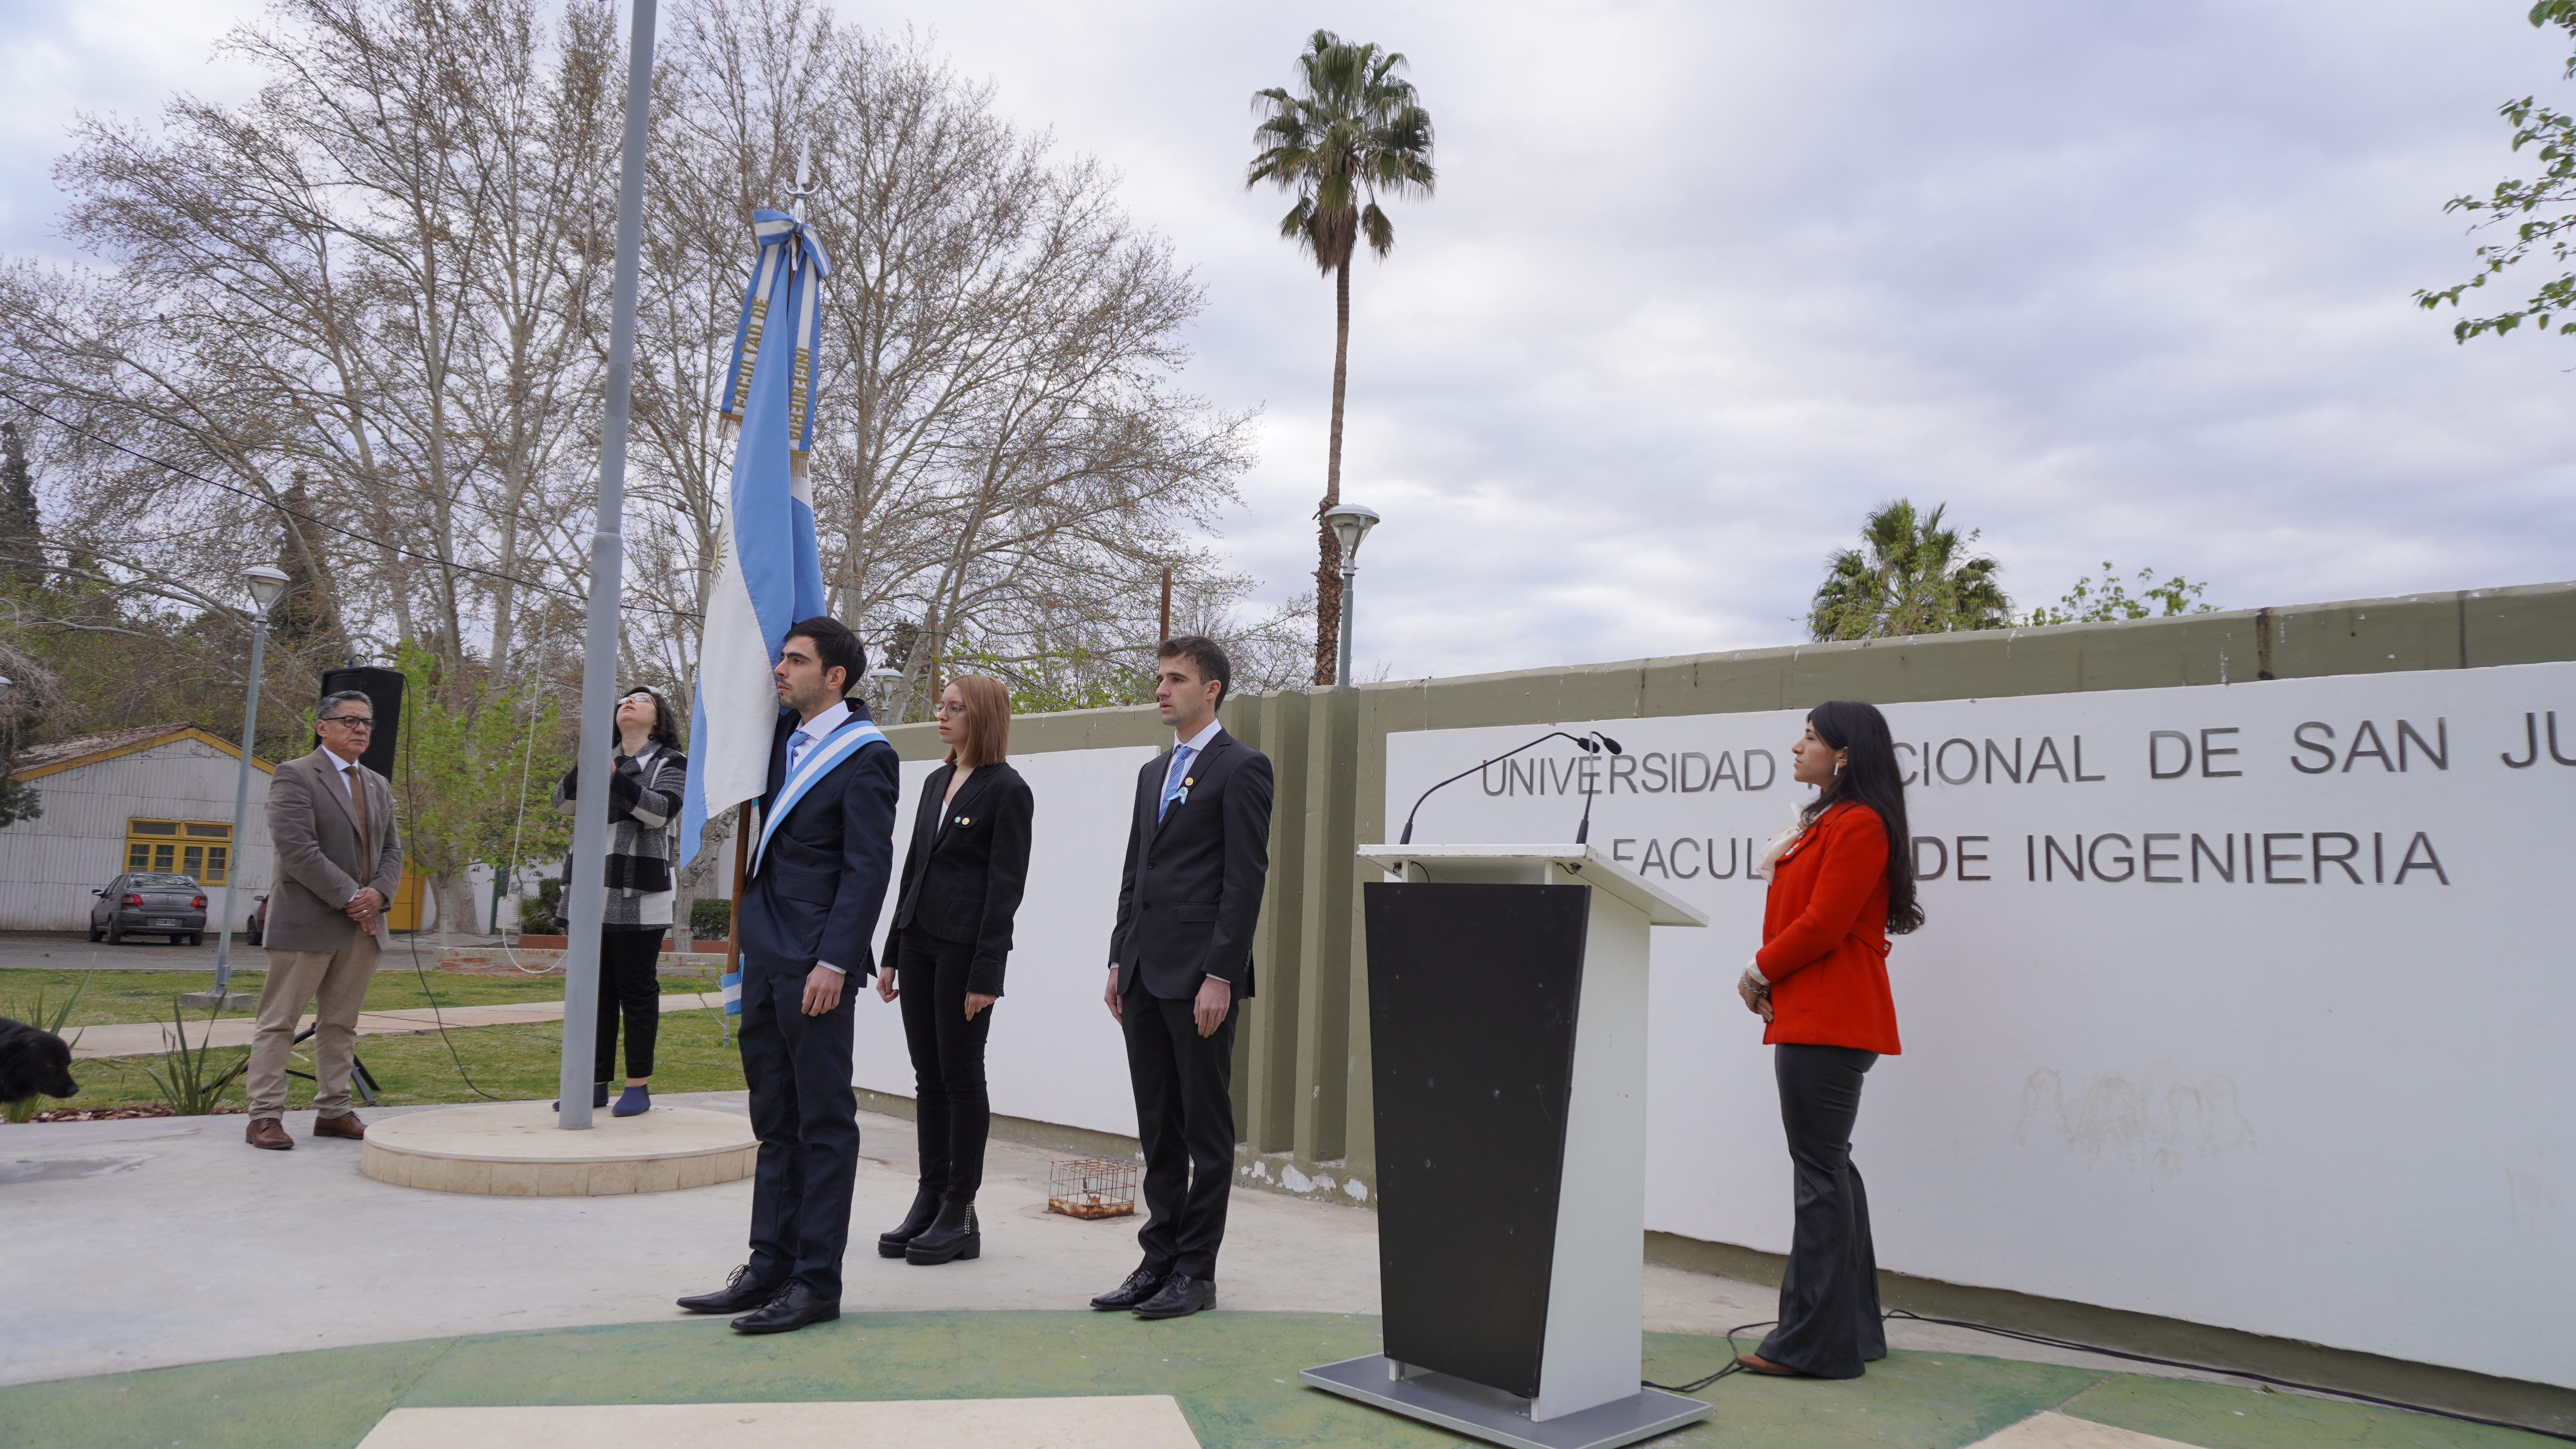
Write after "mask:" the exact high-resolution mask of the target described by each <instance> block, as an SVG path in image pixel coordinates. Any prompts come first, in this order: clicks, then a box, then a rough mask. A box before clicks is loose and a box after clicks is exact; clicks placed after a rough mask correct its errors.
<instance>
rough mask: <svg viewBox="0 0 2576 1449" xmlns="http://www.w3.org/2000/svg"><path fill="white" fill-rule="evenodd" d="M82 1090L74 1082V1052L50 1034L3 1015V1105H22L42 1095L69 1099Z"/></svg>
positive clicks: (0, 1066)
mask: <svg viewBox="0 0 2576 1449" xmlns="http://www.w3.org/2000/svg"><path fill="white" fill-rule="evenodd" d="M79 1091H80V1084H79V1083H77V1082H75V1081H73V1080H72V1049H71V1048H70V1047H68V1046H66V1045H64V1044H63V1039H62V1038H61V1037H58V1036H56V1035H54V1034H53V1033H52V1032H50V1031H46V1030H43V1029H42V1028H39V1027H33V1026H29V1025H27V1024H26V1023H25V1022H23V1021H11V1020H10V1019H9V1018H7V1017H5V1016H0V1102H23V1101H25V1100H27V1099H28V1098H29V1097H32V1096H34V1095H36V1094H37V1093H39V1092H42V1093H44V1094H45V1095H46V1096H48V1097H69V1096H72V1095H74V1094H76V1093H78V1092H79Z"/></svg>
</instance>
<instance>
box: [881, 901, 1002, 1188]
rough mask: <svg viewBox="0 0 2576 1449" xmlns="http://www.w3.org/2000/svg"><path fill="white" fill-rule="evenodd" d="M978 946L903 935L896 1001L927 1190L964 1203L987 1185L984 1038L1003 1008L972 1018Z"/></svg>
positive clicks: (913, 932)
mask: <svg viewBox="0 0 2576 1449" xmlns="http://www.w3.org/2000/svg"><path fill="white" fill-rule="evenodd" d="M974 959H975V948H974V947H973V946H972V945H962V944H960V943H958V942H955V941H942V940H940V939H939V938H938V937H936V936H931V935H927V934H924V933H923V932H922V931H921V930H920V929H919V928H918V927H913V928H908V929H906V930H905V931H904V933H903V953H902V956H901V958H900V959H899V960H897V961H896V963H895V986H896V989H897V990H898V991H900V992H901V994H900V995H898V996H897V997H895V1003H896V1004H897V1005H899V1006H901V1007H902V1008H903V1042H904V1045H905V1046H906V1047H907V1048H909V1049H910V1050H911V1053H912V1092H913V1097H912V1100H913V1105H914V1107H915V1116H916V1118H917V1120H918V1124H919V1126H920V1129H921V1188H922V1191H924V1192H935V1193H937V1194H939V1196H940V1198H941V1200H942V1201H945V1202H951V1203H957V1204H959V1205H961V1206H962V1205H963V1204H966V1203H971V1202H973V1201H974V1200H975V1191H976V1189H978V1188H980V1187H982V1186H983V1185H984V1139H985V1137H986V1136H987V1135H989V1134H990V1133H991V1132H992V1130H993V1102H992V1098H991V1097H990V1096H989V1095H988V1094H987V1093H986V1092H985V1090H984V1039H985V1038H986V1037H988V1036H990V1035H991V1034H992V1031H993V1012H994V1011H995V1010H996V1009H997V1008H998V1006H999V1003H996V1004H995V1005H994V1006H988V1007H985V1008H984V1009H983V1010H982V1011H979V1012H977V1013H975V1019H974V1020H973V1021H968V1020H967V1019H966V968H967V967H968V966H969V965H971V964H973V962H974Z"/></svg>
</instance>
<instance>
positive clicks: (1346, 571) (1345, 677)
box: [1333, 554, 1360, 687]
mask: <svg viewBox="0 0 2576 1449" xmlns="http://www.w3.org/2000/svg"><path fill="white" fill-rule="evenodd" d="M1348 556H1349V555H1348V554H1345V555H1344V557H1345V558H1347V557H1348ZM1359 572H1360V571H1359V569H1358V567H1357V566H1356V565H1353V564H1348V563H1345V564H1343V565H1342V659H1341V664H1340V667H1339V668H1337V669H1335V670H1334V671H1333V674H1334V678H1333V682H1334V683H1335V684H1339V685H1343V686H1345V687H1347V686H1348V685H1349V684H1350V682H1351V586H1352V584H1353V583H1354V582H1355V581H1356V580H1357V579H1358V578H1359Z"/></svg>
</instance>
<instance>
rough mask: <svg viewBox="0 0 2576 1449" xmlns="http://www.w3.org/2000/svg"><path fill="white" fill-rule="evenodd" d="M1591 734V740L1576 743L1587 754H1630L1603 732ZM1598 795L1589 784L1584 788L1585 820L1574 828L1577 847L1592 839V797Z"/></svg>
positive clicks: (1596, 731) (1591, 732)
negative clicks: (1605, 752)
mask: <svg viewBox="0 0 2576 1449" xmlns="http://www.w3.org/2000/svg"><path fill="white" fill-rule="evenodd" d="M1589 733H1590V735H1591V737H1592V738H1591V739H1589V740H1577V741H1576V742H1575V743H1577V744H1580V745H1582V746H1583V751H1584V753H1585V754H1590V755H1597V754H1599V753H1601V752H1602V751H1603V750H1608V751H1609V752H1610V753H1612V754H1614V755H1624V754H1626V753H1628V752H1627V751H1626V750H1623V749H1621V748H1619V742H1618V741H1617V740H1614V739H1612V738H1610V737H1609V736H1608V735H1605V734H1603V733H1601V731H1599V730H1592V731H1589ZM1596 740H1597V741H1599V743H1597V744H1596V743H1594V741H1596ZM1597 793H1599V792H1597V791H1595V790H1593V789H1592V788H1591V787H1590V786H1589V785H1588V784H1587V785H1586V786H1585V788H1584V791H1583V819H1582V820H1581V821H1579V822H1577V823H1576V825H1575V827H1574V843H1575V844H1577V845H1583V844H1586V843H1587V842H1589V841H1590V840H1591V838H1592V797H1593V796H1594V795H1595V794H1597Z"/></svg>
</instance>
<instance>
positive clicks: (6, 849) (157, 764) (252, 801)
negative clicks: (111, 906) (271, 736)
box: [0, 724, 272, 931]
mask: <svg viewBox="0 0 2576 1449" xmlns="http://www.w3.org/2000/svg"><path fill="white" fill-rule="evenodd" d="M240 760H241V752H240V751H239V750H236V749H235V748H233V746H232V745H230V744H229V743H227V742H225V741H223V740H220V739H217V738H215V737H214V736H213V735H211V734H208V733H207V732H205V731H204V730H201V729H199V728H197V727H196V726H195V725H192V724H165V725H141V726H137V727H136V728H133V729H122V730H108V731H106V732H104V733H101V734H94V735H81V736H78V737H76V738H73V739H67V740H56V741H54V742H53V743H51V744H44V745H37V746H35V747H33V748H31V749H27V750H24V751H21V752H20V754H19V756H18V768H17V771H16V773H15V774H14V776H13V778H15V779H19V780H28V781H33V782H35V785H36V788H37V789H38V790H39V791H41V792H42V793H43V796H44V804H45V813H44V814H43V815H42V816H41V817H39V818H38V819H34V820H22V821H20V822H18V823H17V824H15V825H11V826H9V827H7V828H6V829H0V931H79V930H85V929H87V928H88V925H89V908H90V906H91V905H92V904H94V902H93V901H92V899H91V897H90V892H91V891H94V890H96V889H98V888H99V887H101V886H104V885H106V884H107V883H108V881H109V880H110V879H112V878H114V877H115V876H116V875H117V874H118V873H119V872H121V871H126V870H175V871H179V872H181V873H183V874H186V875H192V876H195V877H196V878H197V881H198V883H199V884H201V885H205V886H208V887H218V886H221V885H223V884H224V882H225V879H226V876H227V875H228V874H229V873H231V872H232V871H233V870H235V869H236V867H237V868H238V869H239V872H240V874H239V877H238V878H237V879H235V880H234V881H233V888H234V896H233V899H234V908H233V914H234V915H235V916H236V917H247V916H248V915H249V914H250V911H251V897H252V896H253V895H254V894H255V893H257V892H259V891H263V890H266V889H268V880H269V863H270V860H271V859H272V857H271V854H270V851H269V842H268V774H269V771H270V769H271V768H272V767H271V766H270V764H269V763H268V762H267V761H266V760H262V759H260V758H258V757H257V756H253V757H252V758H251V764H252V765H253V766H254V767H255V768H253V769H252V771H251V772H250V795H249V799H248V800H247V801H245V802H244V809H243V813H242V839H241V840H240V841H238V842H236V841H235V840H234V839H233V838H232V833H233V788H234V781H235V776H236V774H237V773H238V771H239V770H240ZM208 895H210V896H212V897H214V899H212V900H210V901H209V902H208V905H209V906H210V907H213V908H215V909H218V910H219V909H220V908H221V907H222V904H223V902H222V898H221V894H220V892H218V891H215V890H211V889H210V890H209V891H208ZM213 924H214V923H213V922H212V921H210V922H209V928H210V929H211V928H212V926H213ZM235 925H236V926H238V925H239V921H238V920H236V922H235Z"/></svg>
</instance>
